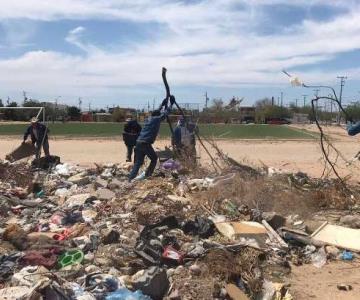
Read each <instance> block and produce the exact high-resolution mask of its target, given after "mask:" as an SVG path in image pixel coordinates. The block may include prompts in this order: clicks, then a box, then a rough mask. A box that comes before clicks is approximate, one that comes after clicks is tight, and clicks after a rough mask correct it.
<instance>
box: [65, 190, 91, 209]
mask: <svg viewBox="0 0 360 300" xmlns="http://www.w3.org/2000/svg"><path fill="white" fill-rule="evenodd" d="M90 197H91V195H90V194H89V193H86V194H78V195H73V196H71V197H70V198H69V199H67V200H66V201H65V206H67V207H69V208H71V207H74V206H82V205H84V203H85V201H86V200H87V199H89V198H90Z"/></svg>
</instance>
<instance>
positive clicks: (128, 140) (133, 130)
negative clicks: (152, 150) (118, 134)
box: [123, 115, 141, 162]
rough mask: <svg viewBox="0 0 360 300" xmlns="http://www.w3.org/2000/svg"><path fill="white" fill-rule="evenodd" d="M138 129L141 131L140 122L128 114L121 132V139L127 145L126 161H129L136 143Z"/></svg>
mask: <svg viewBox="0 0 360 300" xmlns="http://www.w3.org/2000/svg"><path fill="white" fill-rule="evenodd" d="M140 131H141V126H140V124H139V123H138V122H137V121H136V120H133V118H132V116H131V115H129V116H128V117H127V118H126V124H125V126H124V132H123V141H124V143H125V145H126V147H127V156H126V161H127V162H130V161H131V156H132V153H133V150H134V147H135V145H136V140H137V138H138V137H139V134H140ZM134 161H135V158H134Z"/></svg>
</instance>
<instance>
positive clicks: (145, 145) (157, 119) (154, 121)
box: [129, 96, 175, 181]
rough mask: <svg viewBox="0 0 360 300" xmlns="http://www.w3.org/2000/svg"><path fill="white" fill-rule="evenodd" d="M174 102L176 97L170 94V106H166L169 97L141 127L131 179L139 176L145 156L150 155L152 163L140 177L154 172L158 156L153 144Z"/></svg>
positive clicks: (148, 175) (145, 176)
mask: <svg viewBox="0 0 360 300" xmlns="http://www.w3.org/2000/svg"><path fill="white" fill-rule="evenodd" d="M174 103H175V97H174V96H170V107H166V106H167V99H164V101H163V102H162V104H161V107H160V109H159V110H154V111H153V112H152V113H151V117H149V118H148V120H147V121H146V122H145V124H144V127H143V128H142V129H141V132H140V135H139V137H138V138H137V141H136V146H135V162H134V166H133V168H132V170H131V172H130V174H129V181H131V180H133V179H134V178H135V177H136V176H137V174H138V172H139V169H140V167H141V166H142V165H143V163H144V159H145V156H147V157H149V159H150V165H149V166H148V168H147V169H146V171H145V173H144V174H143V175H141V178H139V179H143V178H147V177H150V176H151V175H152V173H153V172H154V170H155V167H156V163H157V159H158V157H157V154H156V153H155V150H154V148H153V147H152V144H153V143H154V142H155V140H156V137H157V135H158V133H159V130H160V124H161V121H163V120H165V118H166V117H167V116H168V114H169V113H170V111H171V108H172V106H173V104H174ZM162 108H164V109H163V111H161V109H162Z"/></svg>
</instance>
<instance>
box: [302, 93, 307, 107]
mask: <svg viewBox="0 0 360 300" xmlns="http://www.w3.org/2000/svg"><path fill="white" fill-rule="evenodd" d="M302 96H303V97H304V107H305V105H306V97H307V96H308V95H302Z"/></svg>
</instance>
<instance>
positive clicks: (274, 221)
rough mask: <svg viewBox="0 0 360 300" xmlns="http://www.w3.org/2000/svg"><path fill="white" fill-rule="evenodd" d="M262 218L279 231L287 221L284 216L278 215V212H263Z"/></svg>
mask: <svg viewBox="0 0 360 300" xmlns="http://www.w3.org/2000/svg"><path fill="white" fill-rule="evenodd" d="M261 217H262V218H263V219H264V220H265V221H266V222H268V223H269V225H270V226H271V227H272V228H274V229H275V230H277V229H278V228H280V227H282V226H284V225H285V223H286V219H285V218H284V217H283V216H280V215H278V214H276V212H273V211H272V212H263V213H262V214H261Z"/></svg>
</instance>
